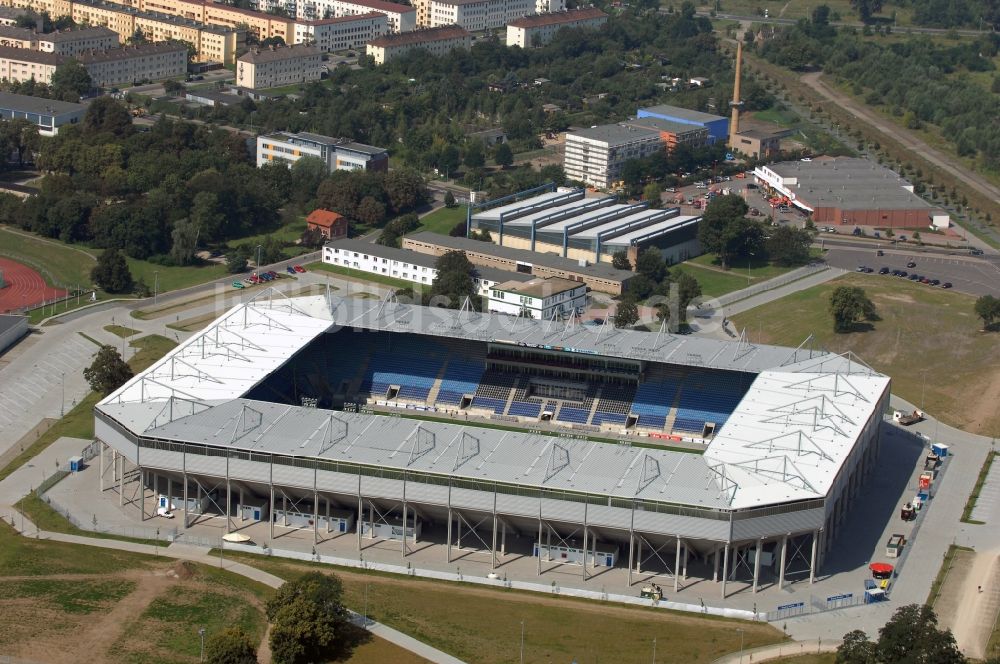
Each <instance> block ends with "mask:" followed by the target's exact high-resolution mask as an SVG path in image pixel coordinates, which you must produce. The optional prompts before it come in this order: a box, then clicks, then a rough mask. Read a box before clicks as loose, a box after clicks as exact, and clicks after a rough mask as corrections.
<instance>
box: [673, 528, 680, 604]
mask: <svg viewBox="0 0 1000 664" xmlns="http://www.w3.org/2000/svg"><path fill="white" fill-rule="evenodd" d="M680 573H681V536H680V535H678V536H677V546H676V547H674V592H677V591H678V590H679V589H680Z"/></svg>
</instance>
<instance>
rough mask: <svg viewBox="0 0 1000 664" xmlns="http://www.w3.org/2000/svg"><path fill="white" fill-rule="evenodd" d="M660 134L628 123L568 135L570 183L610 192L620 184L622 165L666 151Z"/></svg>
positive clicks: (565, 162)
mask: <svg viewBox="0 0 1000 664" xmlns="http://www.w3.org/2000/svg"><path fill="white" fill-rule="evenodd" d="M664 148H665V143H664V142H663V139H662V137H661V135H660V132H658V131H653V130H651V129H642V128H639V127H634V126H630V125H626V124H621V125H617V124H613V125H602V126H600V127H591V128H590V129H583V130H581V131H574V132H567V133H566V151H565V155H564V158H563V169H564V170H565V171H566V177H567V178H569V179H570V180H577V181H579V182H585V183H587V184H589V185H593V186H595V187H600V188H602V189H608V188H610V187H612V186H613V185H614V184H615V183H617V182H619V181H620V180H621V179H622V178H621V173H622V165H623V164H624V163H625V162H626V161H628V160H630V159H640V158H642V157H647V156H649V155H651V154H653V153H654V152H657V151H659V150H663V149H664Z"/></svg>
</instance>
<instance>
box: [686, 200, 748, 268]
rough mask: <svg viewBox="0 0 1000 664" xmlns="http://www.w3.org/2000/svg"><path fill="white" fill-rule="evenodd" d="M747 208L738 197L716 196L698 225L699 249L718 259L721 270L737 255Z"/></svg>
mask: <svg viewBox="0 0 1000 664" xmlns="http://www.w3.org/2000/svg"><path fill="white" fill-rule="evenodd" d="M749 209H750V208H749V207H748V206H747V204H746V201H744V200H743V199H742V198H740V197H739V196H735V195H729V196H717V197H716V198H715V199H713V200H712V202H711V203H709V204H708V207H707V208H706V209H705V213H704V214H703V215H702V217H701V222H700V223H699V224H698V241H699V242H700V243H701V248H702V249H704V250H705V251H707V252H709V253H713V254H715V255H716V256H718V258H719V262H720V263H721V264H722V267H723V268H727V267H729V261H730V259H732V258H733V256H735V255H736V254H737V253H738V248H739V244H740V241H741V240H742V239H745V238H743V237H742V233H741V229H742V224H743V222H744V221H749V220H748V219H746V214H747V212H748V211H749Z"/></svg>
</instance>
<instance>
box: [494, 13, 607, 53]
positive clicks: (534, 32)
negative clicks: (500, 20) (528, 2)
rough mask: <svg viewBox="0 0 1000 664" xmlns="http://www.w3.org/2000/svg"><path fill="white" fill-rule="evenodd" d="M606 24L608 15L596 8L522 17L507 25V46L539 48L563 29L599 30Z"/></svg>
mask: <svg viewBox="0 0 1000 664" xmlns="http://www.w3.org/2000/svg"><path fill="white" fill-rule="evenodd" d="M607 22H608V15H607V14H605V13H604V12H602V11H601V10H600V9H598V8H597V7H584V8H581V9H571V10H569V11H559V12H554V13H547V14H536V15H534V16H524V17H522V18H519V19H516V20H513V21H511V22H509V23H508V24H507V46H520V47H521V48H531V47H534V46H541V45H543V44H547V43H548V42H549V41H551V39H552V37H554V36H555V34H556V33H557V32H559V31H560V30H562V29H563V28H599V27H601V26H602V25H604V24H605V23H607Z"/></svg>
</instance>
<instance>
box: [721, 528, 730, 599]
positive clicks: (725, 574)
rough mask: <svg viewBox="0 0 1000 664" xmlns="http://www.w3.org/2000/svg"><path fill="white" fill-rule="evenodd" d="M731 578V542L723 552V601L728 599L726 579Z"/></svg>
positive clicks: (727, 543)
mask: <svg viewBox="0 0 1000 664" xmlns="http://www.w3.org/2000/svg"><path fill="white" fill-rule="evenodd" d="M728 577H729V542H726V548H725V549H723V552H722V599H726V579H727V578H728Z"/></svg>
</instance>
